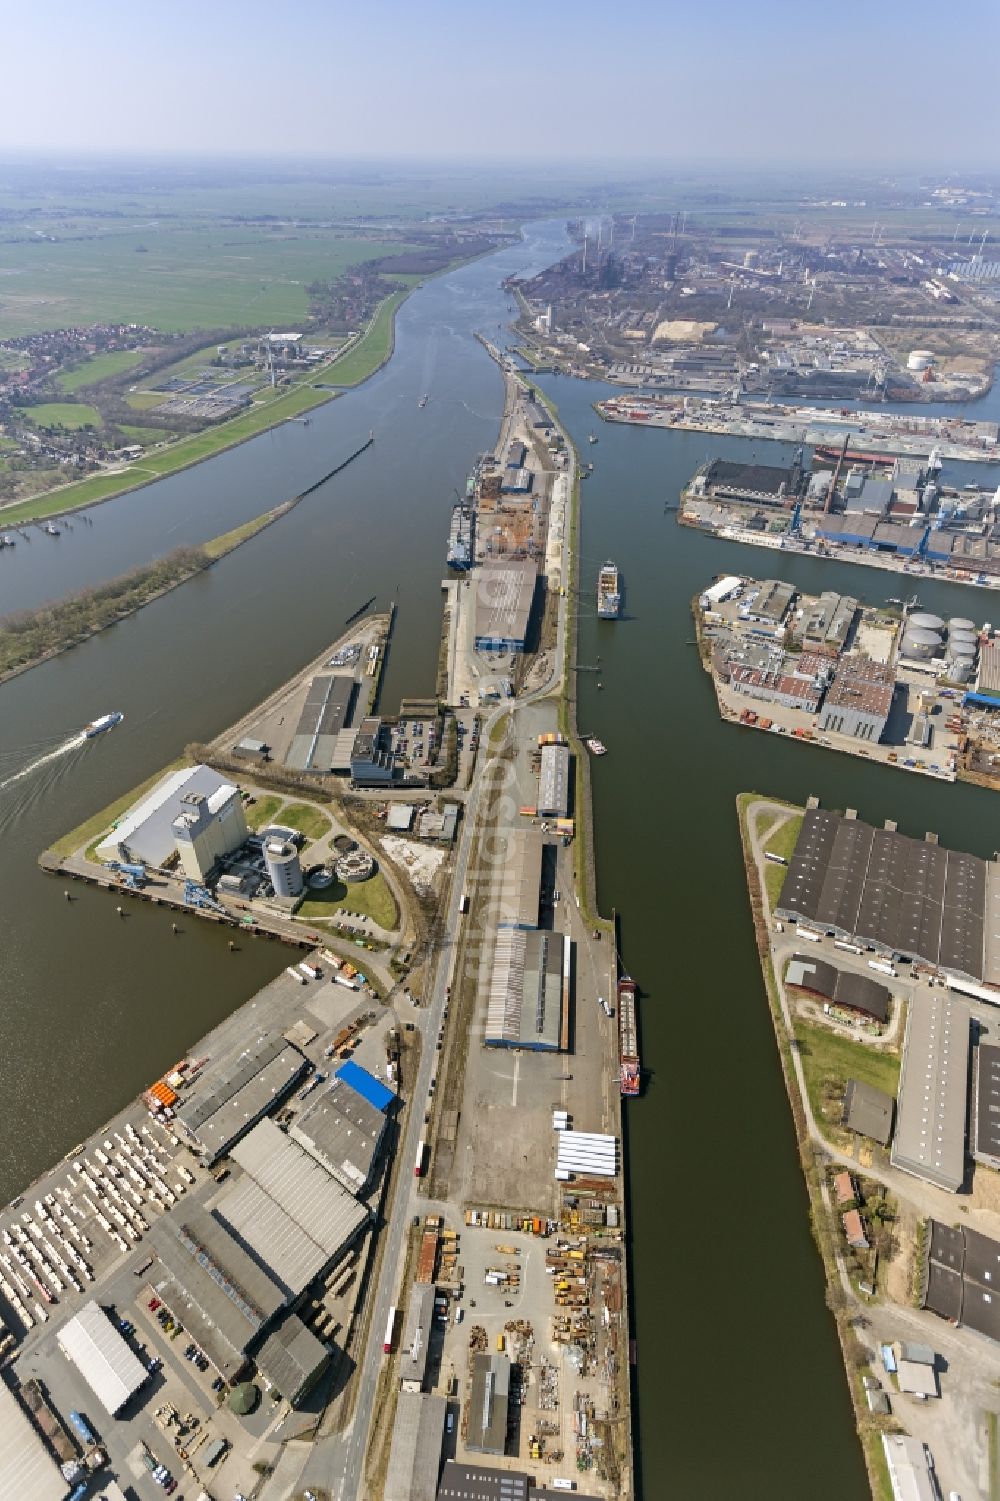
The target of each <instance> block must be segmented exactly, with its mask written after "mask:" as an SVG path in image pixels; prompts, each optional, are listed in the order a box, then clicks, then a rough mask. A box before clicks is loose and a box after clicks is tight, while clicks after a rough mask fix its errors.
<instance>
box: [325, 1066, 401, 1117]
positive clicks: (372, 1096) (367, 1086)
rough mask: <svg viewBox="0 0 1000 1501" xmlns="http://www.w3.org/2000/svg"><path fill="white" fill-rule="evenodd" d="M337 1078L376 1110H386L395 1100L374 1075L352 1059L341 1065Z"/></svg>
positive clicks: (389, 1090)
mask: <svg viewBox="0 0 1000 1501" xmlns="http://www.w3.org/2000/svg"><path fill="white" fill-rule="evenodd" d="M337 1078H338V1079H343V1081H344V1083H345V1084H349V1085H350V1086H351V1088H352V1089H353V1090H355V1091H356V1092H357V1093H358V1094H359V1095H360V1096H361V1098H362V1099H364V1100H367V1101H368V1103H369V1105H374V1106H375V1109H376V1110H388V1108H389V1106H390V1105H391V1104H392V1102H393V1100H394V1099H395V1098H396V1096H395V1095H394V1094H393V1092H392V1090H391V1089H386V1087H385V1085H384V1084H381V1083H380V1082H379V1081H378V1079H376V1077H375V1075H374V1074H370V1073H369V1072H368V1070H367V1069H366V1068H362V1067H361V1065H360V1063H355V1062H354V1059H353V1058H349V1059H348V1060H347V1062H346V1063H342V1064H341V1066H340V1068H338V1070H337Z"/></svg>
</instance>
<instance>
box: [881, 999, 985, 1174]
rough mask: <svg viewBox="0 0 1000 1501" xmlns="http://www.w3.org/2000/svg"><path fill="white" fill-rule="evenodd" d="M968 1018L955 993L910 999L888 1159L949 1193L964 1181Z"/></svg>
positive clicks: (894, 1164)
mask: <svg viewBox="0 0 1000 1501" xmlns="http://www.w3.org/2000/svg"><path fill="white" fill-rule="evenodd" d="M971 1024H972V1018H971V1014H970V1011H969V1007H968V1005H967V1003H966V1002H965V1001H963V1000H960V999H959V997H958V996H955V995H950V994H942V993H941V992H940V991H919V992H917V993H915V994H914V995H913V996H912V998H911V1000H910V1005H909V1008H908V1011H907V1017H906V1041H905V1045H904V1048H903V1065H902V1070H901V1072H900V1076H899V1103H898V1106H897V1114H896V1134H895V1137H894V1139H893V1143H892V1155H891V1160H892V1164H893V1166H894V1167H898V1168H902V1169H903V1171H904V1172H907V1173H912V1174H913V1175H914V1176H915V1177H918V1178H924V1179H926V1181H927V1182H929V1183H936V1184H937V1185H938V1187H939V1188H944V1189H947V1190H948V1191H949V1192H950V1193H958V1191H959V1189H960V1188H961V1187H962V1184H963V1183H964V1181H965V1135H966V1116H967V1113H968V1080H969V1057H970V1049H971V1046H972V1025H971Z"/></svg>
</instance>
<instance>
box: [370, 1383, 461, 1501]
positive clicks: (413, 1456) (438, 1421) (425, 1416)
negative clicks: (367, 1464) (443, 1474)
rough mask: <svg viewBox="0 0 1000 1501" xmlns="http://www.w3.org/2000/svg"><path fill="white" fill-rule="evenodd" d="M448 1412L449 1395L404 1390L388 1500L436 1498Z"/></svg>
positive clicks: (399, 1403) (398, 1409)
mask: <svg viewBox="0 0 1000 1501" xmlns="http://www.w3.org/2000/svg"><path fill="white" fill-rule="evenodd" d="M447 1411H448V1399H447V1397H437V1396H432V1395H431V1394H430V1393H429V1392H411V1391H401V1392H400V1394H399V1397H398V1399H397V1401H396V1419H395V1422H394V1423H393V1426H392V1447H391V1448H390V1450H389V1469H388V1472H387V1474H386V1479H385V1490H384V1492H383V1495H384V1501H435V1497H436V1495H437V1483H438V1472H439V1471H440V1469H441V1447H442V1443H443V1440H444V1420H445V1415H446V1413H447Z"/></svg>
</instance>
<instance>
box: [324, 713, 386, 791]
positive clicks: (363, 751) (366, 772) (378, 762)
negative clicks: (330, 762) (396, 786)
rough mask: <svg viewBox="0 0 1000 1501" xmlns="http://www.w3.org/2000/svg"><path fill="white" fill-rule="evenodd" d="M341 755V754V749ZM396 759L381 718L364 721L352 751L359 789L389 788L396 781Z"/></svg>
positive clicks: (353, 780) (353, 776) (371, 717)
mask: <svg viewBox="0 0 1000 1501" xmlns="http://www.w3.org/2000/svg"><path fill="white" fill-rule="evenodd" d="M337 749H338V754H339V747H338V748H337ZM395 777H396V757H395V754H394V752H393V749H392V745H391V743H390V738H389V734H388V732H387V730H386V729H385V726H384V725H383V724H382V721H381V719H379V718H377V717H376V716H374V715H372V716H369V718H367V719H363V720H362V721H361V724H360V725H359V727H358V731H357V734H356V735H355V737H354V745H353V748H352V750H351V781H352V782H353V783H354V785H355V786H356V787H385V786H388V785H389V784H390V783H391V782H393V781H394V780H395Z"/></svg>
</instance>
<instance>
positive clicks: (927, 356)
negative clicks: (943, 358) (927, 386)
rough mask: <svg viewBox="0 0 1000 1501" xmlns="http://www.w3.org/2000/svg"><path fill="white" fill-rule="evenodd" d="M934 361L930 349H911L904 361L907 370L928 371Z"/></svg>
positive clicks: (932, 352)
mask: <svg viewBox="0 0 1000 1501" xmlns="http://www.w3.org/2000/svg"><path fill="white" fill-rule="evenodd" d="M935 359H936V355H935V354H934V351H933V350H932V349H911V350H910V353H909V355H908V357H907V360H906V368H907V370H929V369H930V367H931V366H932V365H933V363H934V361H935Z"/></svg>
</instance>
